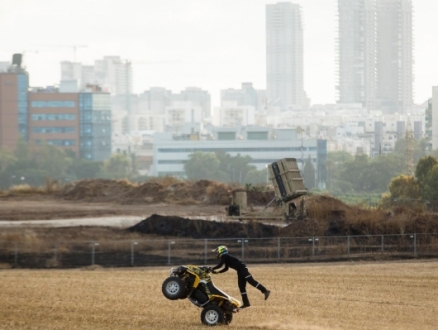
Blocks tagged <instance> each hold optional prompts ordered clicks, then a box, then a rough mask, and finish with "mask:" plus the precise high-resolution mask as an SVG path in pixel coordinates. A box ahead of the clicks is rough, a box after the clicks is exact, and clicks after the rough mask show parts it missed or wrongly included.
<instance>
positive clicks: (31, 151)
mask: <svg viewBox="0 0 438 330" xmlns="http://www.w3.org/2000/svg"><path fill="white" fill-rule="evenodd" d="M135 163H136V162H135V157H133V156H130V155H126V154H115V155H112V156H111V158H110V159H108V160H106V161H103V162H99V161H90V160H84V159H80V158H78V157H77V156H76V155H75V153H74V152H73V151H71V150H64V149H61V148H58V147H56V146H52V145H48V144H45V145H41V146H36V147H34V148H30V147H29V145H28V144H27V143H26V142H24V141H23V140H19V141H18V142H17V145H16V147H15V149H14V151H10V150H8V149H1V150H0V188H1V189H7V188H9V187H11V186H14V185H21V184H28V185H31V186H41V185H43V184H44V183H45V181H46V180H47V179H50V180H57V181H59V182H62V183H66V182H69V181H75V180H80V179H88V178H107V179H120V178H131V179H135V178H136V177H138V173H137V170H136V166H135Z"/></svg>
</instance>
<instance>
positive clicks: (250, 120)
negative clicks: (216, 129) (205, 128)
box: [213, 101, 255, 127]
mask: <svg viewBox="0 0 438 330" xmlns="http://www.w3.org/2000/svg"><path fill="white" fill-rule="evenodd" d="M236 103H237V102H235V101H233V102H226V103H225V104H224V106H223V107H220V108H215V109H214V114H213V124H214V125H215V126H225V127H237V126H251V125H255V108H254V107H253V106H238V105H237V104H236Z"/></svg>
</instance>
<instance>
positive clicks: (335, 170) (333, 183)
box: [325, 151, 353, 190]
mask: <svg viewBox="0 0 438 330" xmlns="http://www.w3.org/2000/svg"><path fill="white" fill-rule="evenodd" d="M352 160H353V156H352V155H351V154H350V153H348V152H346V151H334V152H329V153H328V155H327V160H326V161H325V166H326V168H327V188H328V189H329V190H333V189H339V184H337V182H339V181H343V180H342V179H341V177H340V173H341V168H342V167H343V165H344V164H345V163H347V162H349V161H352ZM341 186H342V184H341ZM341 190H343V189H341Z"/></svg>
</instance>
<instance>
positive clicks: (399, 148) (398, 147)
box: [394, 137, 427, 164]
mask: <svg viewBox="0 0 438 330" xmlns="http://www.w3.org/2000/svg"><path fill="white" fill-rule="evenodd" d="M426 146H427V141H426V139H421V140H416V139H414V140H413V147H414V164H415V163H417V162H418V160H419V159H420V158H422V157H424V156H426ZM394 152H395V153H397V154H400V155H402V156H403V157H404V156H405V155H406V138H405V137H403V138H401V139H398V140H397V141H396V143H395V146H394Z"/></svg>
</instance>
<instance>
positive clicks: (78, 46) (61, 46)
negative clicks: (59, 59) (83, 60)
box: [40, 45, 88, 62]
mask: <svg viewBox="0 0 438 330" xmlns="http://www.w3.org/2000/svg"><path fill="white" fill-rule="evenodd" d="M40 46H41V47H58V48H71V49H73V62H76V53H77V49H78V48H87V47H88V46H87V45H40Z"/></svg>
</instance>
